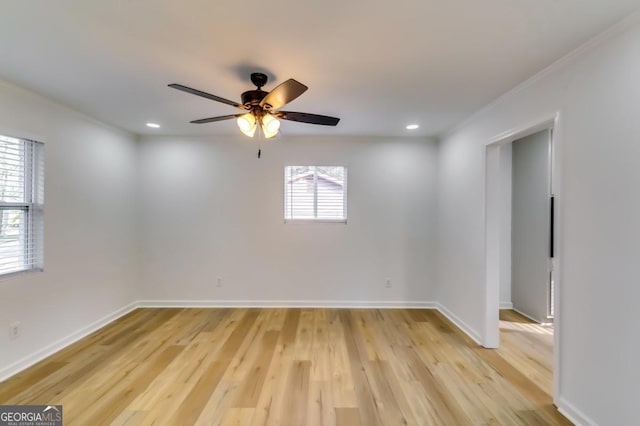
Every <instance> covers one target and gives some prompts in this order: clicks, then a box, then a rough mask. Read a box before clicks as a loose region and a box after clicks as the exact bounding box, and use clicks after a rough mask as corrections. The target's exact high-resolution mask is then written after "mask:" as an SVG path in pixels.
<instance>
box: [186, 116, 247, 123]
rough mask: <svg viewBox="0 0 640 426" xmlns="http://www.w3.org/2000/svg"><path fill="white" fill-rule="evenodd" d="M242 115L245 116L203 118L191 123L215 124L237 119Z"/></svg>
mask: <svg viewBox="0 0 640 426" xmlns="http://www.w3.org/2000/svg"><path fill="white" fill-rule="evenodd" d="M242 115H244V114H234V115H221V116H220V117H209V118H201V119H200V120H193V121H191V123H195V124H204V123H213V122H215V121H224V120H231V119H232V118H237V117H240V116H242Z"/></svg>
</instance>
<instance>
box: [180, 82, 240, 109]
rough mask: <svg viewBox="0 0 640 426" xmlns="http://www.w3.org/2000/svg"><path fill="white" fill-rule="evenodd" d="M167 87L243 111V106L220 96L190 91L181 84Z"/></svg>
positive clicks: (190, 89) (195, 90)
mask: <svg viewBox="0 0 640 426" xmlns="http://www.w3.org/2000/svg"><path fill="white" fill-rule="evenodd" d="M169 87H171V88H172V89H177V90H181V91H183V92H187V93H191V94H192V95H196V96H202V97H203V98H207V99H211V100H212V101H216V102H222V103H223V104H227V105H231V106H234V107H236V108H240V109H244V106H243V105H240V104H239V103H237V102H234V101H230V100H229V99H225V98H221V97H220V96H216V95H212V94H211V93H207V92H203V91H201V90H197V89H192V88H191V87H187V86H183V85H182V84H176V83H173V84H170V85H169Z"/></svg>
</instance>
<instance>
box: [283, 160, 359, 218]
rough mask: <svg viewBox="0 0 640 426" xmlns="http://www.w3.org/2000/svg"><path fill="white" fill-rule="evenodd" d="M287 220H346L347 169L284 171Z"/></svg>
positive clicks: (305, 168) (295, 167) (323, 168)
mask: <svg viewBox="0 0 640 426" xmlns="http://www.w3.org/2000/svg"><path fill="white" fill-rule="evenodd" d="M284 218H285V220H315V221H326V222H331V221H334V222H343V223H346V221H347V169H346V168H345V167H337V166H333V167H320V166H287V167H285V168H284Z"/></svg>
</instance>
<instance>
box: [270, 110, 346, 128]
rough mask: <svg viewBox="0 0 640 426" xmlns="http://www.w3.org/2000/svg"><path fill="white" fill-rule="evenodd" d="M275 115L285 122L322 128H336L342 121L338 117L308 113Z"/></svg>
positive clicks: (278, 113) (279, 113)
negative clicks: (295, 122) (316, 125)
mask: <svg viewBox="0 0 640 426" xmlns="http://www.w3.org/2000/svg"><path fill="white" fill-rule="evenodd" d="M275 115H276V116H277V117H278V118H281V119H283V120H291V121H298V122H300V123H310V124H320V125H322V126H335V125H337V124H338V122H339V121H340V119H339V118H336V117H328V116H326V115H318V114H309V113H306V112H292V111H279V112H277V113H276V114H275Z"/></svg>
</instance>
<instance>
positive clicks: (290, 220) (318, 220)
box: [284, 219, 347, 225]
mask: <svg viewBox="0 0 640 426" xmlns="http://www.w3.org/2000/svg"><path fill="white" fill-rule="evenodd" d="M284 223H293V224H296V223H338V224H344V225H346V224H347V219H285V220H284Z"/></svg>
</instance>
